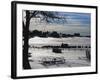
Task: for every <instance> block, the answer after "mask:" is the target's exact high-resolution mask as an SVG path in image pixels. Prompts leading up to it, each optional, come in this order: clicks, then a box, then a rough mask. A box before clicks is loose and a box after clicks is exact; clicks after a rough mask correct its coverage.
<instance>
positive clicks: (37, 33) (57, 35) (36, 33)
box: [29, 30, 90, 38]
mask: <svg viewBox="0 0 100 80" xmlns="http://www.w3.org/2000/svg"><path fill="white" fill-rule="evenodd" d="M35 36H38V37H53V38H61V37H90V36H81V35H80V33H74V34H64V33H58V32H56V31H52V32H49V31H46V32H43V31H38V30H33V31H32V32H29V38H32V37H35Z"/></svg>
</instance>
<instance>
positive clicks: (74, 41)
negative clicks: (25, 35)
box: [29, 37, 91, 47]
mask: <svg viewBox="0 0 100 80" xmlns="http://www.w3.org/2000/svg"><path fill="white" fill-rule="evenodd" d="M62 43H67V44H69V45H82V46H90V44H91V43H90V38H88V37H68V38H51V37H48V38H40V37H34V38H31V39H29V45H31V46H32V45H34V46H37V47H41V46H44V45H45V46H46V45H61V44H62Z"/></svg>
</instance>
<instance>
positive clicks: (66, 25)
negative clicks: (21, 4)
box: [29, 12, 91, 35]
mask: <svg viewBox="0 0 100 80" xmlns="http://www.w3.org/2000/svg"><path fill="white" fill-rule="evenodd" d="M57 13H58V14H57V16H62V17H64V18H65V19H66V21H63V20H60V21H53V22H52V23H46V22H45V21H42V22H40V19H39V18H38V19H36V18H32V19H31V21H30V27H29V30H30V31H33V30H35V29H37V30H41V31H57V32H61V33H66V34H73V33H80V34H81V35H90V29H91V28H90V26H91V25H90V24H91V14H90V13H75V12H57Z"/></svg>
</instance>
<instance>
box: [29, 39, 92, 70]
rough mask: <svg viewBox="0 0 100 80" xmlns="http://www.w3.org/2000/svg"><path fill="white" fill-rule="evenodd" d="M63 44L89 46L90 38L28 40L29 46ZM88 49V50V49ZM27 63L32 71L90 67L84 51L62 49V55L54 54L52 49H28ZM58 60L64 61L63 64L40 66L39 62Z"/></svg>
mask: <svg viewBox="0 0 100 80" xmlns="http://www.w3.org/2000/svg"><path fill="white" fill-rule="evenodd" d="M62 42H63V43H66V44H70V45H82V46H90V38H88V37H72V38H71V37H69V38H40V37H34V38H31V39H30V40H29V45H30V46H36V47H42V46H46V45H54V46H55V45H61V44H62ZM88 49H90V48H88ZM29 53H31V57H29V62H30V65H31V68H32V69H41V68H57V67H83V66H90V65H91V62H89V61H88V60H87V58H86V50H85V49H82V50H78V49H62V53H54V52H53V51H52V48H47V49H46V48H29ZM57 57H58V58H60V57H63V58H64V59H65V63H64V64H54V65H49V66H48V65H47V66H45V65H42V64H41V61H42V59H43V58H57Z"/></svg>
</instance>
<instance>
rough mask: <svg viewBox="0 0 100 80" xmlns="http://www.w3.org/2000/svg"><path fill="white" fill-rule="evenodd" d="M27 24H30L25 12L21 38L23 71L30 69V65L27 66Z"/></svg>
mask: <svg viewBox="0 0 100 80" xmlns="http://www.w3.org/2000/svg"><path fill="white" fill-rule="evenodd" d="M29 24H30V12H29V11H26V26H25V25H23V36H24V45H23V68H24V69H31V67H30V64H29V60H28V47H29V45H28V40H29Z"/></svg>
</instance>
